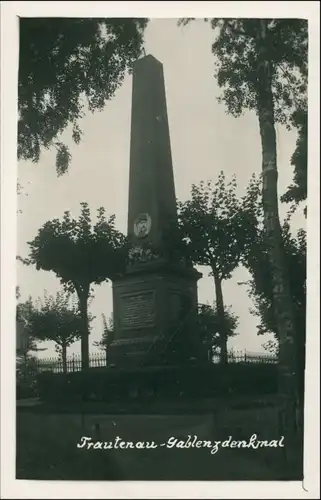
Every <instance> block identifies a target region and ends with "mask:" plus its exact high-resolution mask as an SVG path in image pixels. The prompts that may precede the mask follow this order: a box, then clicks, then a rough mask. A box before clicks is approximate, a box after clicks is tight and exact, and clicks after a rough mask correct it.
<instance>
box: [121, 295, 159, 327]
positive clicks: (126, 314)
mask: <svg viewBox="0 0 321 500" xmlns="http://www.w3.org/2000/svg"><path fill="white" fill-rule="evenodd" d="M121 301H122V308H121V311H122V312H121V326H122V328H126V329H127V328H144V327H149V326H153V325H154V322H155V293H154V292H142V293H139V294H135V295H124V296H123V297H122V300H121Z"/></svg>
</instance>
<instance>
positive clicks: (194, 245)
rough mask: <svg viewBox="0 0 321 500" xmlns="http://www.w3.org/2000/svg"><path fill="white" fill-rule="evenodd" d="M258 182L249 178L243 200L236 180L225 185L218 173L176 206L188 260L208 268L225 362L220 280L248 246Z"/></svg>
mask: <svg viewBox="0 0 321 500" xmlns="http://www.w3.org/2000/svg"><path fill="white" fill-rule="evenodd" d="M259 186H260V183H259V179H256V178H255V176H253V177H252V179H251V180H250V183H249V185H248V187H247V190H246V193H245V195H244V196H243V197H241V198H238V197H237V192H236V191H237V184H236V179H235V177H233V178H232V180H231V181H229V182H227V180H226V179H225V175H224V173H223V172H221V173H220V174H219V176H218V179H217V182H216V183H215V184H214V185H213V183H212V182H210V181H209V182H207V183H205V182H201V183H200V184H199V185H198V186H196V185H193V186H192V190H191V199H190V200H187V201H185V202H183V203H179V206H178V208H179V225H180V233H181V235H182V238H183V239H184V240H185V244H186V245H185V248H186V250H185V251H186V252H187V256H188V259H191V260H192V262H193V263H194V265H201V266H208V267H209V268H210V270H211V275H212V276H213V277H214V285H215V294H216V307H217V314H218V316H219V318H220V320H219V325H220V328H221V357H222V362H224V363H226V362H227V347H226V344H227V337H228V329H227V326H224V325H225V309H224V300H223V293H222V281H224V280H226V279H230V278H231V276H232V273H233V271H234V270H235V269H236V268H237V266H238V265H239V264H240V263H241V262H242V258H243V255H244V252H245V248H246V246H247V245H249V244H251V238H252V232H253V225H254V224H255V223H256V221H257V217H258V214H257V212H258V211H259V207H258V196H259Z"/></svg>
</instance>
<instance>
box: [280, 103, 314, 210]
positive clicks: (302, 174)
mask: <svg viewBox="0 0 321 500" xmlns="http://www.w3.org/2000/svg"><path fill="white" fill-rule="evenodd" d="M293 123H294V124H295V126H296V128H297V130H298V138H297V142H296V148H295V151H294V153H293V155H292V158H291V164H292V165H293V167H294V183H293V184H292V185H291V186H289V188H288V190H287V191H286V193H285V194H284V195H283V196H282V197H281V201H283V202H285V203H290V202H295V203H296V204H299V203H300V202H301V201H304V200H306V198H307V189H308V154H307V153H308V113H307V109H303V110H298V111H297V112H296V113H294V114H293ZM305 213H306V208H305Z"/></svg>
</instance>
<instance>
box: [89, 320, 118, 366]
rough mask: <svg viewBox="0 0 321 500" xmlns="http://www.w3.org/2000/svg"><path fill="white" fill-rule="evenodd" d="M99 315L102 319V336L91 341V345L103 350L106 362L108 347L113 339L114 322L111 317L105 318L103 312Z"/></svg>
mask: <svg viewBox="0 0 321 500" xmlns="http://www.w3.org/2000/svg"><path fill="white" fill-rule="evenodd" d="M101 317H102V321H103V333H102V337H101V339H100V340H99V341H98V342H97V341H95V342H93V345H94V346H95V347H98V348H99V349H100V350H101V351H104V352H105V354H106V361H107V362H108V349H109V346H110V344H111V343H112V341H113V339H114V322H113V319H112V318H109V319H108V320H107V319H106V316H105V314H102V315H101Z"/></svg>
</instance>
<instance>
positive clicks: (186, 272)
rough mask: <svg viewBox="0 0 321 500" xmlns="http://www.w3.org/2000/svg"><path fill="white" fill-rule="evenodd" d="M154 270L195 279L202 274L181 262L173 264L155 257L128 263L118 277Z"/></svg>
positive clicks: (199, 277) (147, 272)
mask: <svg viewBox="0 0 321 500" xmlns="http://www.w3.org/2000/svg"><path fill="white" fill-rule="evenodd" d="M156 271H157V272H160V271H161V272H166V271H167V272H171V273H174V274H177V275H179V276H183V277H190V278H194V279H195V280H197V281H198V280H199V279H201V278H202V276H203V275H202V273H200V272H198V271H197V270H196V269H195V268H194V267H186V266H184V265H182V264H173V263H171V262H168V261H167V260H165V259H155V260H152V261H149V262H142V263H137V264H132V265H129V266H128V267H127V269H126V273H125V274H124V275H123V276H119V278H120V279H121V278H122V277H124V276H128V275H134V274H142V275H143V274H150V273H152V272H156Z"/></svg>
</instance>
